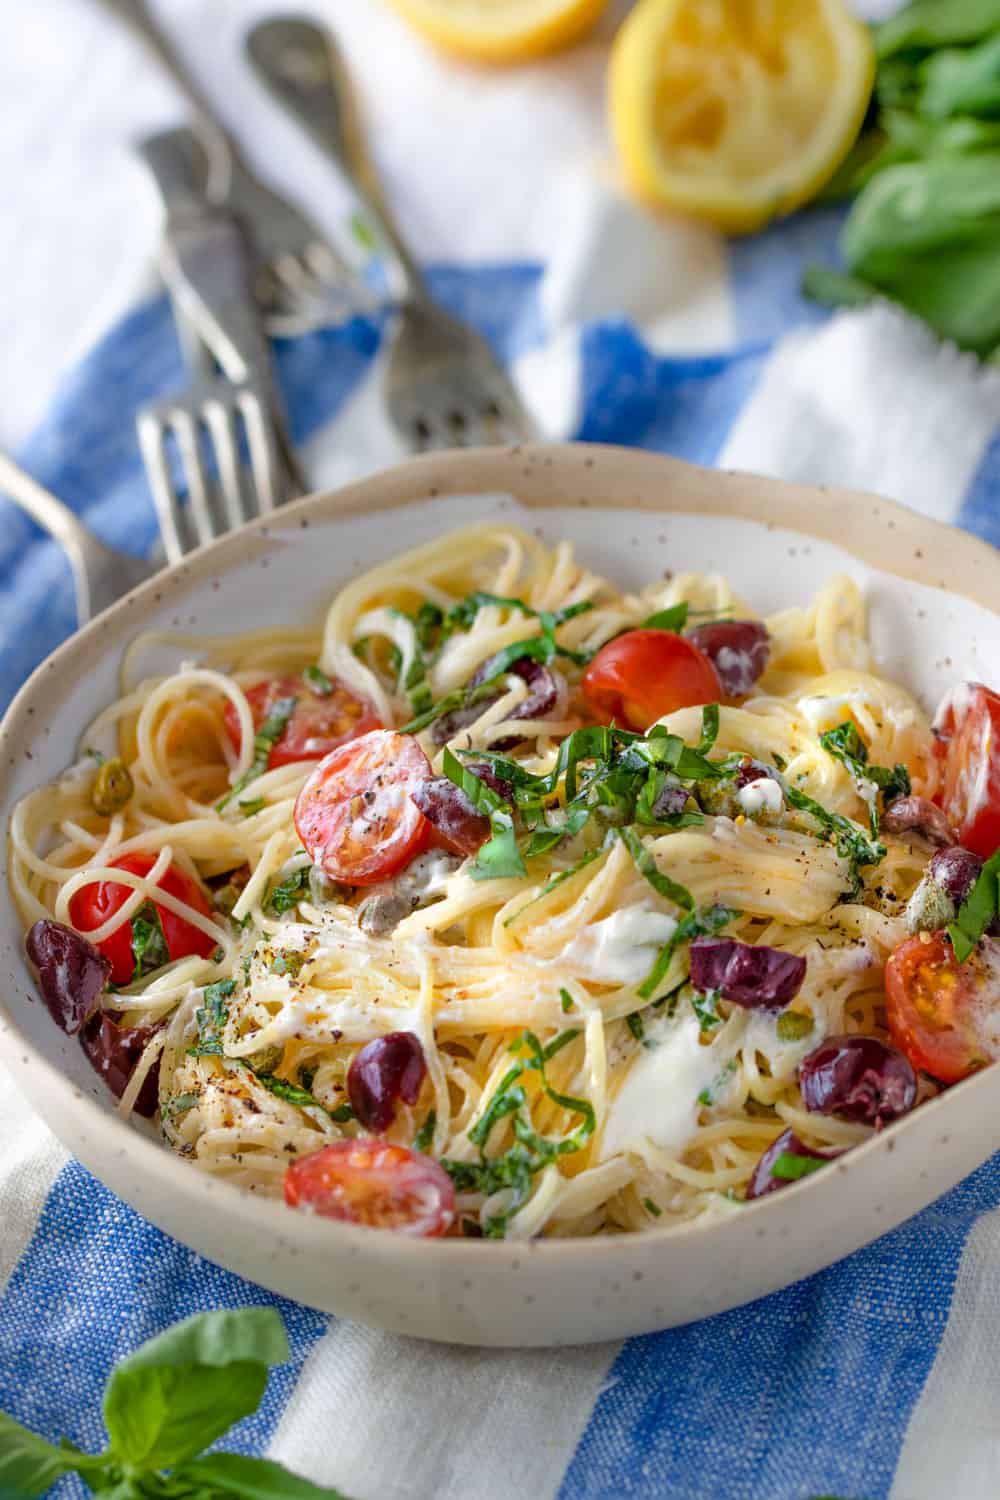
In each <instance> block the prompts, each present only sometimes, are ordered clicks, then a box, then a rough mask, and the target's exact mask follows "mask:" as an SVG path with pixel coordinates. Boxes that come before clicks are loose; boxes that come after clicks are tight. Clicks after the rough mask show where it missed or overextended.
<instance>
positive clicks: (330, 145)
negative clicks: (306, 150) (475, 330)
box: [245, 16, 429, 301]
mask: <svg viewBox="0 0 1000 1500" xmlns="http://www.w3.org/2000/svg"><path fill="white" fill-rule="evenodd" d="M245 45H246V51H247V55H248V57H249V58H250V61H251V63H252V64H253V66H254V68H255V70H256V72H257V74H258V76H259V77H260V79H261V81H262V82H263V83H264V85H265V86H266V87H267V89H268V90H269V91H270V93H271V94H272V95H273V97H274V98H275V99H276V100H277V101H278V103H279V104H282V105H283V106H284V107H285V109H287V110H288V112H289V113H290V114H291V115H293V116H294V117H295V119H297V120H298V122H299V124H300V125H301V126H302V127H303V128H304V129H305V130H306V131H307V133H308V134H309V135H310V136H311V137H312V139H313V140H314V141H315V142H316V144H317V145H318V146H319V147H320V149H321V150H322V151H323V152H324V154H325V155H326V156H327V157H329V158H330V159H331V160H332V161H333V162H334V163H335V164H336V166H337V167H338V168H339V169H340V174H341V176H342V177H343V178H344V179H345V181H346V182H347V184H348V185H349V186H350V188H351V189H352V191H353V194H354V197H355V199H356V201H357V203H358V205H359V207H360V208H361V209H362V210H363V215H364V218H365V220H366V221H367V225H368V226H369V227H370V228H371V229H372V230H373V231H374V233H375V235H376V237H377V238H378V239H379V240H381V241H382V242H383V244H384V245H386V246H387V247H388V249H389V250H390V252H391V253H392V256H393V259H394V260H395V261H396V264H397V266H398V268H399V271H400V274H401V275H402V278H403V282H404V284H405V288H406V292H407V295H408V296H409V298H410V299H411V300H413V301H423V300H426V299H428V298H429V293H428V290H427V283H426V282H425V280H424V277H423V273H422V272H421V270H420V268H419V266H418V265H417V263H416V261H415V260H414V258H413V256H412V255H411V253H410V251H409V249H408V247H407V245H406V243H405V241H404V240H403V237H402V235H401V234H400V232H399V229H398V227H397V226H396V224H395V222H394V220H393V218H392V215H391V214H390V212H389V209H388V208H387V206H386V203H385V199H384V197H383V195H382V190H381V187H380V186H379V182H378V177H377V175H376V172H375V168H374V167H373V165H372V161H371V158H370V156H369V155H368V152H367V151H366V149H365V145H364V141H363V139H362V135H361V130H360V126H359V123H358V119H357V114H356V110H355V108H354V101H353V99H352V91H351V86H350V81H349V78H348V75H347V69H346V67H345V64H344V60H343V57H342V56H341V53H340V48H339V47H338V45H337V41H336V38H335V37H334V36H333V34H332V32H331V31H329V30H328V29H327V28H325V27H322V26H318V25H317V24H316V23H315V22H313V21H308V20H305V19H304V18H302V17H298V16H286V17H279V18H278V19H276V20H273V21H262V22H260V24H259V25H257V26H255V27H253V29H252V30H251V31H250V32H249V34H248V36H247V38H246V44H245Z"/></svg>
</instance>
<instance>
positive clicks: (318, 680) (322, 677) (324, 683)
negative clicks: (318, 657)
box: [302, 666, 333, 698]
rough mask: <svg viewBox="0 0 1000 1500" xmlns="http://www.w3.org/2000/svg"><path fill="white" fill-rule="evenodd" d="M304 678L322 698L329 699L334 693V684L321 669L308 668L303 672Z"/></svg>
mask: <svg viewBox="0 0 1000 1500" xmlns="http://www.w3.org/2000/svg"><path fill="white" fill-rule="evenodd" d="M302 676H303V677H304V678H305V680H306V682H308V684H309V686H310V687H311V688H312V690H313V692H314V693H318V694H319V696H320V697H321V698H329V696H330V694H331V693H332V692H333V683H332V682H331V681H330V679H329V677H327V675H326V673H325V672H324V671H323V670H322V668H321V667H317V666H310V667H306V668H305V669H304V670H303V673H302Z"/></svg>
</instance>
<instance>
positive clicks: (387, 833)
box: [295, 729, 431, 885]
mask: <svg viewBox="0 0 1000 1500" xmlns="http://www.w3.org/2000/svg"><path fill="white" fill-rule="evenodd" d="M430 774H431V768H430V762H429V761H428V759H427V757H426V755H425V754H424V752H423V751H422V750H421V748H420V746H419V745H418V744H417V742H416V740H415V739H413V737H412V736H411V735H408V734H394V733H393V731H392V730H391V729H374V730H372V732H371V733H370V734H365V735H362V737H361V738H360V739H359V740H352V741H351V743H350V744H349V745H341V747H340V749H339V750H334V752H333V754H332V755H328V756H327V757H326V759H325V760H321V761H320V763H319V765H318V766H317V767H316V769H315V771H314V772H313V773H312V775H311V776H310V777H309V780H308V781H307V782H306V784H305V786H304V787H303V788H302V790H301V792H300V793H299V795H298V800H297V801H296V803H295V826H296V828H297V829H298V831H299V838H300V839H301V840H302V843H303V845H304V846H305V848H306V851H307V852H308V854H309V857H310V859H311V860H312V861H313V864H317V865H319V866H320V867H321V868H322V869H323V870H324V871H325V872H326V874H327V875H329V876H330V877H331V878H332V879H333V880H342V881H344V883H345V884H347V885H376V884H377V883H378V882H379V881H380V880H385V879H386V877H387V876H389V875H394V874H395V872H396V871H397V870H399V869H402V867H403V865H405V864H409V862H410V860H411V859H413V857H414V855H416V854H419V853H420V851H421V849H423V848H424V847H425V846H426V844H427V841H428V839H429V838H430V824H429V823H428V821H427V819H426V818H425V817H424V815H423V813H422V812H421V811H420V809H419V808H418V807H417V805H416V803H415V802H414V801H413V799H412V796H411V794H412V793H413V792H414V791H415V790H416V789H417V787H419V786H421V785H422V784H423V783H424V782H425V781H426V780H428V779H429V777H430Z"/></svg>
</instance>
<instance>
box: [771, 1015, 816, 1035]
mask: <svg viewBox="0 0 1000 1500" xmlns="http://www.w3.org/2000/svg"><path fill="white" fill-rule="evenodd" d="M815 1024H816V1023H815V1022H814V1020H813V1018H812V1016H807V1015H806V1014H805V1012H804V1011H801V1010H786V1011H782V1013H781V1015H780V1016H779V1017H778V1025H777V1032H778V1041H779V1042H800V1041H801V1040H802V1038H803V1037H804V1036H808V1035H809V1033H810V1031H812V1029H813V1026H814V1025H815Z"/></svg>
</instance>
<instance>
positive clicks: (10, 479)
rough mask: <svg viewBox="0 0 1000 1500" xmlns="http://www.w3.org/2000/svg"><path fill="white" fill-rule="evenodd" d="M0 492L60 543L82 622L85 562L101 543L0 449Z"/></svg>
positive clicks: (86, 598) (86, 596)
mask: <svg viewBox="0 0 1000 1500" xmlns="http://www.w3.org/2000/svg"><path fill="white" fill-rule="evenodd" d="M0 494H3V495H6V496H7V497H8V498H9V499H11V500H13V501H14V503H15V504H16V505H19V506H20V507H21V509H22V510H23V511H27V513H28V515H29V516H30V517H31V519H32V520H33V521H36V522H37V523H38V525H39V526H41V528H42V530H43V531H47V532H48V534H49V536H50V537H52V539H53V541H56V542H58V543H59V545H60V547H62V549H63V551H64V552H65V554H66V556H67V557H68V558H69V564H70V567H71V569H72V571H73V583H74V587H75V589H76V602H77V615H78V618H79V620H80V623H81V624H83V623H84V621H86V620H87V619H88V618H89V616H90V577H89V574H88V571H87V563H88V561H89V560H90V558H91V557H92V556H93V555H94V553H95V552H96V551H97V550H98V549H100V548H101V543H100V542H98V540H97V538H96V537H95V536H94V535H93V534H92V533H91V532H89V531H88V530H87V528H86V527H85V526H84V525H83V523H82V521H80V520H79V519H78V518H77V517H76V516H75V515H74V514H73V512H72V511H71V510H70V508H69V506H68V505H63V503H62V501H61V500H57V499H56V497H55V495H52V494H50V493H49V491H48V490H47V489H44V488H43V487H42V485H40V484H39V483H38V481H37V479H32V477H31V475H30V474H27V473H25V471H24V469H22V468H20V467H19V466H18V465H17V464H16V463H15V462H14V460H13V459H11V458H8V457H7V455H6V453H2V452H0Z"/></svg>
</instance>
